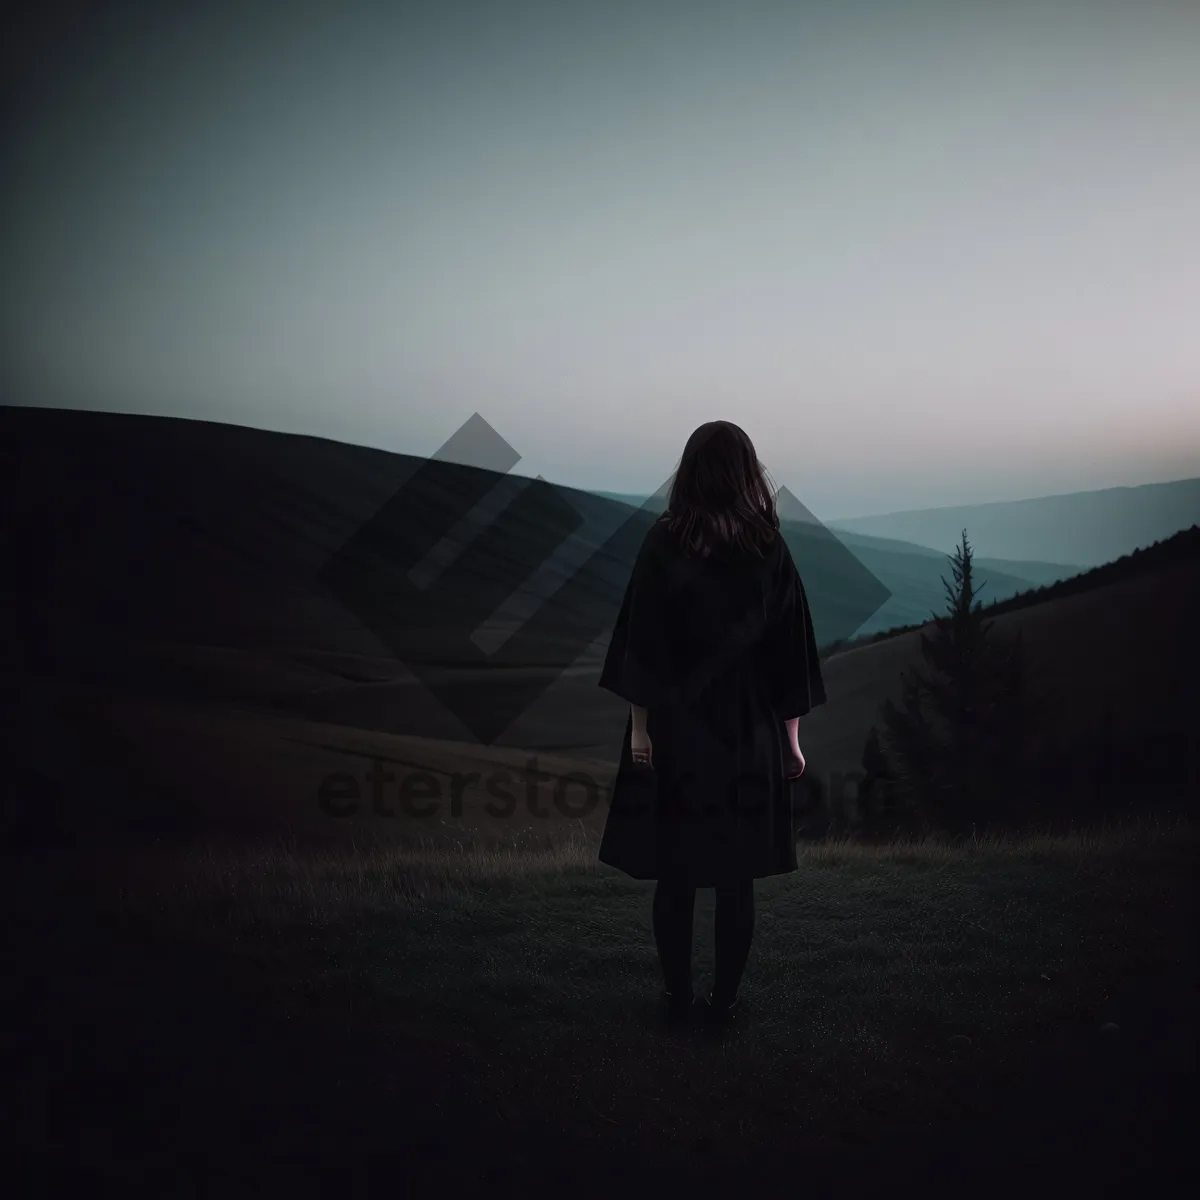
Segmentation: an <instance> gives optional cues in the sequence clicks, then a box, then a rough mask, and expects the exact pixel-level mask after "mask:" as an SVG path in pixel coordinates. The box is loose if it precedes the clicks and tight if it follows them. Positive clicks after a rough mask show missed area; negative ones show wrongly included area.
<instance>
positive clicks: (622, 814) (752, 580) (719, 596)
mask: <svg viewBox="0 0 1200 1200" xmlns="http://www.w3.org/2000/svg"><path fill="white" fill-rule="evenodd" d="M600 686H601V687H603V688H607V689H608V690H609V691H612V692H614V693H615V694H616V695H618V696H620V697H621V698H622V699H624V700H627V701H628V702H629V704H630V716H629V721H628V723H627V725H626V736H625V740H624V743H623V745H622V751H621V762H620V766H619V767H618V771H617V776H616V781H615V783H614V786H613V792H612V797H611V807H610V809H609V813H608V819H607V823H606V826H605V830H604V837H603V840H602V842H601V845H600V854H599V857H600V861H601V862H604V863H607V864H609V865H610V866H613V867H617V868H618V869H620V870H622V871H624V872H626V873H627V874H628V875H630V876H632V877H633V878H635V879H653V880H657V886H656V888H655V891H654V905H653V927H654V938H655V944H656V946H657V949H658V956H659V962H660V964H661V967H662V972H663V981H664V984H665V986H666V993H667V998H666V1008H667V1013H668V1015H669V1016H670V1017H671V1018H675V1019H678V1018H687V1017H688V1016H690V1014H691V1013H693V1012H694V1011H695V1008H696V1006H697V1000H696V997H695V995H694V993H693V990H692V934H693V914H694V911H695V900H696V889H697V888H698V887H711V888H714V889H715V890H716V911H715V928H714V935H715V948H716V976H715V979H714V981H713V987H712V990H711V992H710V993H709V995H708V996H707V997H706V1009H707V1014H708V1015H709V1016H710V1017H711V1018H713V1019H715V1020H716V1021H718V1022H720V1023H726V1022H728V1021H729V1020H730V1019H731V1018H732V1016H733V1013H734V1010H735V1006H736V1004H737V1000H738V988H739V984H740V982H741V978H742V973H743V971H744V969H745V965H746V960H747V957H748V955H749V951H750V943H751V940H752V938H753V934H754V880H755V879H762V878H765V877H767V876H770V875H780V874H784V873H786V872H789V871H794V870H795V869H796V866H797V863H796V836H795V825H794V820H793V816H792V806H791V797H790V794H789V788H788V780H789V779H795V778H798V777H799V776H800V774H801V773H802V772H803V770H804V755H803V754H802V753H801V750H800V744H799V739H798V733H797V724H798V721H799V718H800V717H802V716H804V715H805V714H806V713H807V712H809V711H810V710H811V709H812V708H814V707H815V706H816V705H818V704H822V703H824V701H825V687H824V683H823V681H822V678H821V670H820V664H819V662H818V659H817V645H816V638H815V635H814V633H813V626H812V620H811V617H810V614H809V609H808V601H807V598H806V596H805V593H804V585H803V583H802V582H801V580H800V576H799V574H798V572H797V570H796V566H795V563H794V562H793V561H792V556H791V553H790V552H789V550H788V548H787V545H786V543H785V542H784V540H783V537H782V536H781V534H780V532H779V518H778V515H777V513H776V510H775V501H774V490H773V488H771V487H770V486H769V485H768V482H767V479H766V476H765V473H764V471H763V469H762V466H761V464H760V463H759V461H758V456H757V454H756V453H755V450H754V446H753V444H752V443H751V441H750V439H749V438H748V437H747V436H746V434H745V433H744V432H743V431H742V430H741V429H740V428H739V427H738V426H737V425H733V424H731V423H730V422H728V421H712V422H709V423H708V424H705V425H701V426H700V428H699V429H697V430H696V431H695V432H694V433H693V434H692V436H691V437H690V438H689V439H688V443H687V446H686V447H685V449H684V453H683V459H682V461H681V463H680V466H679V470H678V471H677V473H676V476H675V480H674V483H673V485H672V487H671V492H670V498H669V502H668V508H667V511H666V512H665V513H664V514H663V515H662V517H660V518H659V519H658V520H657V521H656V522H655V524H654V525H653V526H652V527H651V529H650V531H649V533H648V534H647V536H646V539H645V541H644V543H643V544H642V547H641V550H640V551H639V553H638V557H637V561H636V563H635V564H634V568H633V573H632V577H631V578H630V581H629V586H628V588H627V589H626V592H625V598H624V601H623V603H622V606H621V611H620V614H619V615H618V618H617V623H616V625H615V627H614V629H613V636H612V641H611V643H610V644H609V648H608V655H607V658H606V660H605V664H604V669H603V671H602V672H601V676H600Z"/></svg>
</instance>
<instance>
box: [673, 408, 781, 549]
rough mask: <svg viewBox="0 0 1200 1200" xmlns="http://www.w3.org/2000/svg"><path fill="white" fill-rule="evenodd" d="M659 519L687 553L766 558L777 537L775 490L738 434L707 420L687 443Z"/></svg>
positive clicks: (751, 445)
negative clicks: (766, 553)
mask: <svg viewBox="0 0 1200 1200" xmlns="http://www.w3.org/2000/svg"><path fill="white" fill-rule="evenodd" d="M662 520H664V521H665V522H666V523H667V526H668V528H669V529H670V530H671V532H672V533H674V534H675V535H676V536H677V537H678V538H679V541H680V544H681V545H682V546H683V549H684V552H685V553H687V554H699V555H702V556H704V557H707V556H709V555H716V556H719V557H728V556H729V555H731V554H754V555H758V556H759V557H762V556H763V554H765V552H766V549H767V547H768V546H770V545H771V543H772V542H773V541H774V539H775V538H776V537H777V536H778V533H779V515H778V513H777V512H776V509H775V488H774V486H773V485H772V483H771V480H770V477H769V475H768V474H767V472H766V470H765V469H764V468H763V466H762V464H761V463H760V462H759V461H758V455H757V454H756V453H755V450H754V443H753V442H751V440H750V439H749V438H748V437H747V436H746V433H745V431H744V430H743V429H741V428H740V427H739V426H737V425H734V424H733V423H732V422H731V421H709V422H707V423H706V424H704V425H701V426H700V428H699V429H697V430H696V431H695V432H694V433H693V434H692V436H691V437H690V438H688V441H687V445H686V446H685V447H684V449H683V458H682V459H681V460H680V463H679V467H678V469H677V470H676V472H675V478H674V480H673V481H672V483H671V494H670V499H669V500H668V502H667V511H666V512H665V513H664V514H663V516H662Z"/></svg>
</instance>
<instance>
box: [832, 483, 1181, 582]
mask: <svg viewBox="0 0 1200 1200" xmlns="http://www.w3.org/2000/svg"><path fill="white" fill-rule="evenodd" d="M1197 518H1200V478H1197V479H1178V480H1173V481H1171V482H1169V483H1147V484H1142V485H1140V486H1137V487H1115V488H1103V489H1100V490H1097V491H1088V492H1069V493H1066V494H1063V495H1058V496H1037V497H1031V498H1029V499H1026V500H1004V501H996V502H993V503H988V504H963V505H952V506H949V507H945V508H926V509H913V510H911V511H906V512H893V513H878V514H875V515H872V516H866V517H851V518H846V519H833V520H830V521H827V522H826V524H827V525H828V526H829V527H830V528H831V529H836V530H838V531H839V532H847V533H856V534H868V535H871V536H874V537H885V538H897V539H900V540H901V541H907V542H915V543H917V544H918V545H922V546H930V547H932V548H934V549H937V550H944V551H945V552H946V553H949V552H950V551H951V550H952V549H953V547H954V545H955V544H956V543H957V542H958V540H959V537H960V536H961V533H962V530H963V529H964V528H965V529H966V530H967V534H968V537H969V538H970V541H971V543H972V545H973V547H974V549H975V551H976V553H977V554H979V555H980V556H981V557H988V558H993V559H1009V560H1014V561H1016V560H1023V559H1028V560H1035V561H1046V562H1064V563H1078V564H1080V566H1083V567H1096V566H1100V565H1102V564H1103V563H1106V562H1111V561H1112V560H1113V559H1116V558H1119V557H1120V556H1121V555H1123V554H1129V553H1131V552H1132V551H1134V550H1137V549H1139V548H1141V547H1143V546H1149V545H1151V544H1153V543H1154V542H1156V541H1160V540H1161V539H1162V538H1167V537H1170V536H1171V535H1172V534H1175V533H1178V532H1179V531H1180V530H1181V529H1186V528H1188V527H1189V526H1190V525H1191V524H1193V522H1195V521H1196V520H1197Z"/></svg>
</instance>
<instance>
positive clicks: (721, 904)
mask: <svg viewBox="0 0 1200 1200" xmlns="http://www.w3.org/2000/svg"><path fill="white" fill-rule="evenodd" d="M716 893H717V894H716V911H715V913H714V922H713V935H714V941H715V944H716V946H715V948H716V958H717V963H716V978H715V979H714V981H713V1000H714V1002H715V1003H718V1004H729V1003H731V1002H732V1001H733V1000H734V998H735V997H736V996H737V989H738V984H739V983H741V980H742V972H743V971H744V970H745V969H746V959H747V958H748V957H749V955H750V942H751V940H752V939H753V937H754V880H753V879H739V880H737V881H736V882H732V883H727V884H721V885H720V886H718V887H717V888H716ZM695 910H696V889H695V888H694V887H692V886H691V885H689V884H685V883H680V882H676V881H674V880H669V879H660V880H659V881H658V885H657V887H655V889H654V908H653V913H654V941H655V944H656V945H657V947H658V960H659V963H660V964H661V965H662V972H663V982H664V983H665V984H666V988H667V991H668V992H670V993H671V994H672V995H684V996H686V995H687V993H688V992H689V991H690V990H691V986H692V922H693V917H694V915H695Z"/></svg>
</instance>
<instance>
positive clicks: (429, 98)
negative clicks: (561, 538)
mask: <svg viewBox="0 0 1200 1200" xmlns="http://www.w3.org/2000/svg"><path fill="white" fill-rule="evenodd" d="M189 7H194V10H195V11H194V14H193V15H191V16H188V15H186V14H187V12H188V11H189ZM26 50H28V54H27V55H26V58H25V59H24V60H23V61H22V73H21V74H20V76H19V77H14V79H13V81H11V82H10V84H9V86H8V91H7V98H8V100H9V101H10V104H11V107H10V108H9V110H8V112H7V114H6V144H5V153H4V159H3V170H4V179H3V188H2V191H0V239H2V241H0V249H2V252H3V261H4V270H3V273H2V274H0V350H2V360H0V362H2V369H3V381H2V382H3V396H2V397H0V399H2V400H4V401H6V402H11V403H19V404H51V405H66V406H83V407H94V408H101V409H109V410H115V411H126V412H149V413H163V414H170V415H175V416H184V417H192V418H204V419H210V420H218V421H229V422H235V423H238V424H244V425H252V426H256V427H261V428H266V429H277V430H286V431H292V432H300V433H311V434H318V435H321V436H324V437H331V438H336V439H338V440H340V441H347V442H354V443H359V444H363V445H370V446H378V447H383V448H385V449H389V450H396V451H402V452H405V453H410V454H432V453H434V452H435V451H436V450H437V448H438V447H439V446H440V445H441V443H442V442H443V441H445V440H446V439H447V438H448V437H449V436H450V435H451V434H453V433H454V431H455V429H456V428H458V426H459V425H461V424H462V422H463V421H465V420H466V419H467V418H468V417H469V416H470V415H471V414H472V413H473V412H479V413H480V414H481V415H482V416H483V417H484V418H485V419H486V420H487V421H488V422H489V423H490V424H492V425H493V426H494V427H495V428H496V429H497V430H498V431H499V432H500V433H501V434H502V435H503V436H504V437H505V438H506V439H507V440H508V441H509V442H511V443H512V445H513V446H514V447H515V448H516V449H517V450H518V451H519V452H520V453H521V454H522V455H523V459H522V462H521V463H520V464H519V466H518V467H517V471H518V472H519V473H521V474H525V475H535V474H542V475H544V476H546V477H547V478H550V479H552V480H554V481H555V482H560V483H569V484H574V485H577V486H581V487H595V488H609V489H614V490H627V491H650V490H653V489H654V488H656V487H657V486H658V485H659V484H660V483H662V482H663V480H664V479H665V478H666V476H667V475H668V474H669V473H670V471H671V470H672V468H673V467H674V465H675V463H676V461H677V459H678V456H679V453H680V451H681V450H682V447H683V444H684V441H685V440H686V438H687V435H688V434H689V433H690V432H691V430H692V429H693V428H694V427H695V426H696V425H697V424H699V423H700V422H702V421H706V420H710V419H713V418H715V417H725V418H728V419H731V420H735V421H737V422H738V423H739V424H741V425H742V426H743V427H744V428H745V429H746V430H747V432H748V433H749V434H750V435H751V437H752V438H753V439H754V440H755V442H756V444H757V445H758V447H759V450H760V453H761V455H762V457H763V459H764V461H765V462H766V464H767V466H768V467H769V468H770V469H771V471H772V473H773V475H774V477H775V480H776V482H777V483H780V484H786V485H787V486H788V487H789V488H790V489H791V491H793V492H794V493H795V494H796V496H797V497H799V499H800V500H801V501H802V502H803V503H804V504H806V505H807V506H808V507H809V508H810V509H811V510H812V511H813V512H815V513H816V514H817V515H818V516H820V517H823V518H836V517H852V516H856V515H860V514H866V513H873V512H880V511H886V510H892V509H903V508H914V507H921V506H926V505H936V504H952V503H969V502H974V501H987V500H1003V499H1016V498H1020V497H1025V496H1034V495H1043V494H1048V493H1058V492H1066V491H1073V490H1079V489H1085V488H1098V487H1108V486H1114V485H1119V484H1136V483H1145V482H1152V481H1157V480H1167V479H1178V478H1184V477H1189V476H1195V475H1200V2H1196V0H1186V2H1185V0H1179V2H1176V3H1162V2H1159V0H1143V2H1136V3H1135V2H1134V0H1125V2H1122V3H1108V2H1106V0H1078V2H1065V0H1064V2H1062V3H1049V2H1047V3H1036V4H1024V3H1020V2H1016V0H1014V2H1011V3H1010V2H1005V3H996V2H995V0H990V2H988V3H974V2H970V0H958V2H953V3H952V2H950V0H939V2H937V3H933V2H928V3H902V2H900V0H890V2H881V3H876V4H856V3H853V2H852V0H841V2H839V3H832V2H830V3H808V4H804V3H799V2H797V3H782V2H777V3H774V4H755V3H740V4H732V3H730V4H726V5H722V6H717V5H712V4H707V3H703V2H691V3H687V4H674V5H668V4H660V3H655V2H653V0H646V2H643V3H636V4H634V3H628V4H627V3H613V2H607V3H593V4H588V5H578V4H572V3H560V4H543V5H527V4H521V3H496V4H471V5H464V4H454V3H439V4H430V5H428V6H427V7H426V8H424V9H421V10H418V9H416V8H414V7H411V6H408V7H406V6H401V5H397V4H384V3H379V4H372V5H365V4H360V3H355V2H353V0H343V2H342V3H331V4H328V5H325V6H323V7H322V8H320V9H318V8H317V7H316V6H311V5H304V4H300V3H295V4H287V5H282V4H281V5H274V4H272V5H266V4H250V5H232V4H225V3H209V4H206V5H204V6H179V5H174V4H163V5H159V6H152V5H139V6H130V5H124V6H123V5H120V4H116V5H113V6H111V8H110V10H109V11H108V15H104V16H91V17H88V19H87V22H86V24H85V25H80V26H78V27H71V26H69V25H68V26H67V27H65V28H64V30H63V31H61V32H60V34H59V35H58V37H57V38H56V39H55V40H53V41H43V42H38V43H37V44H36V45H34V44H33V43H32V42H31V43H30V44H29V46H28V47H22V53H25V51H26ZM12 53H14V54H15V53H16V52H15V51H13V52H12Z"/></svg>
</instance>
